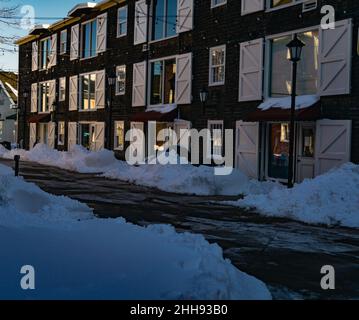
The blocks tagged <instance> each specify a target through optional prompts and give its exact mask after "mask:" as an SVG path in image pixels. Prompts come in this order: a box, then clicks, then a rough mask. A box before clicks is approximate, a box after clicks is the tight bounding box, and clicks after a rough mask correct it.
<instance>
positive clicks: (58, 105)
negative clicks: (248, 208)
mask: <svg viewBox="0 0 359 320" xmlns="http://www.w3.org/2000/svg"><path fill="white" fill-rule="evenodd" d="M146 2H147V1H146V0H142V1H141V0H140V1H121V0H118V1H103V2H101V3H99V4H97V5H96V4H91V3H90V4H86V5H78V6H76V7H75V8H73V9H72V10H71V11H70V12H69V17H67V18H66V19H64V20H63V21H59V22H57V23H55V24H53V25H51V26H37V27H36V28H34V30H32V31H31V32H30V34H29V35H28V36H27V37H24V38H23V39H20V40H19V42H18V44H19V53H20V54H19V57H20V60H19V106H20V107H21V108H22V112H21V113H20V121H21V123H22V124H21V125H20V126H19V141H23V143H24V145H25V146H26V147H27V148H31V147H32V146H33V145H34V143H35V142H36V141H40V142H44V143H47V144H49V146H51V147H55V148H58V149H59V150H66V149H68V148H70V147H71V146H72V145H74V144H76V143H77V144H82V145H84V146H85V147H87V148H89V149H92V150H99V149H101V148H104V147H106V148H109V149H114V150H116V153H117V154H118V156H119V157H123V156H124V151H125V149H126V147H127V144H126V143H125V141H124V134H125V131H126V130H128V129H130V128H143V129H146V127H147V123H148V122H149V121H157V128H158V130H159V129H161V128H165V127H172V128H174V129H175V130H176V131H177V132H178V131H179V129H182V128H196V129H203V128H209V129H212V130H213V129H220V130H222V132H223V130H224V129H234V130H235V136H236V143H235V147H234V154H235V155H234V158H235V163H236V166H237V167H239V168H240V169H242V170H243V171H245V172H247V173H248V174H249V175H251V176H253V177H259V178H261V179H263V178H273V179H278V180H281V179H286V172H287V170H286V169H287V167H288V120H289V111H288V101H289V99H288V96H289V95H290V92H291V63H290V62H289V61H288V59H287V58H288V57H287V55H288V53H287V49H286V44H287V43H288V42H289V41H290V40H291V39H292V38H293V36H294V34H298V36H299V38H300V39H301V40H302V41H303V42H304V43H305V44H306V46H305V48H304V50H303V55H302V60H301V61H300V62H299V73H298V95H299V96H300V97H299V98H298V106H297V108H298V111H297V121H298V122H297V131H296V132H297V145H296V170H297V180H298V181H300V180H302V179H304V178H306V177H313V176H314V175H316V174H320V173H323V172H325V171H327V170H329V169H330V168H332V167H333V166H336V165H338V164H341V163H343V162H346V161H353V162H359V151H358V150H359V97H358V92H359V78H358V76H357V74H358V72H357V71H358V68H359V57H358V52H357V38H358V23H359V20H358V18H359V4H358V3H357V1H354V0H340V1H320V0H318V1H297V0H283V1H280V0H271V1H266V0H256V1H254V0H242V1H239V0H178V1H177V0H157V1H151V4H150V6H149V7H147V5H146ZM325 5H331V6H333V7H334V9H335V20H336V25H335V29H324V28H322V27H321V26H320V25H321V22H322V18H323V17H324V14H322V13H321V9H322V7H323V6H325ZM329 9H330V8H329ZM147 26H148V32H147V31H146V30H147ZM112 78H116V80H115V82H113V81H114V80H111V79H112ZM64 79H65V80H64ZM112 82H113V84H111V83H112ZM201 92H202V93H204V92H208V99H207V101H206V102H205V104H203V103H202V102H201V101H200V93H201ZM263 102H264V103H263ZM212 140H213V141H212V142H213V150H212V152H213V154H214V155H220V154H222V153H223V152H224V150H223V149H224V143H223V140H224V139H223V138H222V137H221V136H219V137H218V136H217V137H213V139H212Z"/></svg>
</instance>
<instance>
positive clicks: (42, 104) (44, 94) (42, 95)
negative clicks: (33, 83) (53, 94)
mask: <svg viewBox="0 0 359 320" xmlns="http://www.w3.org/2000/svg"><path fill="white" fill-rule="evenodd" d="M49 103H50V84H49V83H48V82H43V83H40V84H39V112H49V111H50V106H49Z"/></svg>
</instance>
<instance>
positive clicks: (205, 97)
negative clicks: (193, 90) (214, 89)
mask: <svg viewBox="0 0 359 320" xmlns="http://www.w3.org/2000/svg"><path fill="white" fill-rule="evenodd" d="M199 99H200V100H201V102H202V105H203V107H205V105H206V103H207V100H208V91H207V89H206V88H202V89H201V91H200V92H199Z"/></svg>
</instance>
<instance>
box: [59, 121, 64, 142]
mask: <svg viewBox="0 0 359 320" xmlns="http://www.w3.org/2000/svg"><path fill="white" fill-rule="evenodd" d="M57 143H58V145H59V146H63V145H64V144H65V122H63V121H61V122H59V123H58V141H57Z"/></svg>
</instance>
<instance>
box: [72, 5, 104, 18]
mask: <svg viewBox="0 0 359 320" xmlns="http://www.w3.org/2000/svg"><path fill="white" fill-rule="evenodd" d="M96 5H97V4H96V3H95V2H84V3H79V4H77V5H76V6H74V7H73V8H72V9H71V10H70V11H69V12H68V16H69V17H73V16H76V15H77V14H78V13H82V12H83V11H84V10H86V9H93V8H95V7H96Z"/></svg>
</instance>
